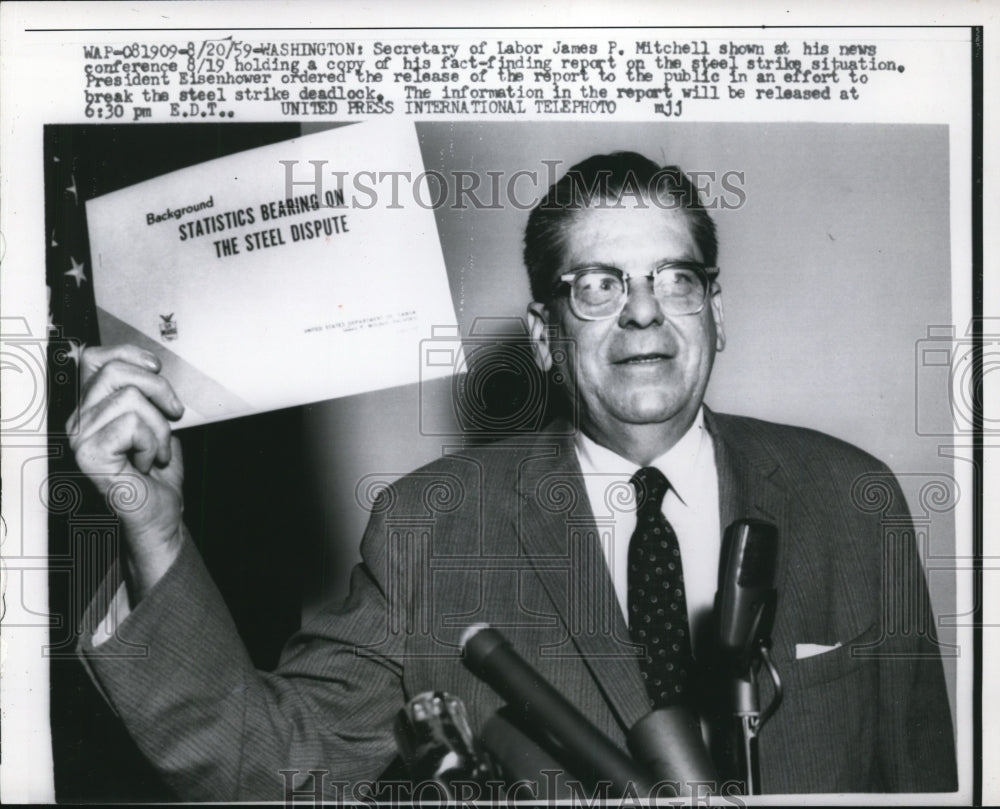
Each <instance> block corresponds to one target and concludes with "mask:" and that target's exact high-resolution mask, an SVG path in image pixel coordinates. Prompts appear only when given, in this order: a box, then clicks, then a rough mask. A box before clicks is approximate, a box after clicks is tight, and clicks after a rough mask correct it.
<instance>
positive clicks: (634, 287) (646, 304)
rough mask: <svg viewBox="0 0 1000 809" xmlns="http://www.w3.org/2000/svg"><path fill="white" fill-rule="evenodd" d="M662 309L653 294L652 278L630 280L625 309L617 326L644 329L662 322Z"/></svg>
mask: <svg viewBox="0 0 1000 809" xmlns="http://www.w3.org/2000/svg"><path fill="white" fill-rule="evenodd" d="M663 319H664V316H663V309H662V308H660V302H659V301H658V300H656V296H655V295H654V294H653V279H652V278H641V277H640V278H630V279H629V282H628V294H627V296H626V298H625V308H624V309H622V313H621V315H620V316H619V317H618V325H619V326H621V327H622V328H623V329H624V328H628V327H632V328H640V329H642V328H646V327H647V326H653V325H658V324H660V323H662V322H663Z"/></svg>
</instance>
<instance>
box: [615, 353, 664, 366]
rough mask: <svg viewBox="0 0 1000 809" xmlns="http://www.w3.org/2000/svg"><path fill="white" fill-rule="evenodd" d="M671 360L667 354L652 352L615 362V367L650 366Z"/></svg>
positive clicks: (633, 355)
mask: <svg viewBox="0 0 1000 809" xmlns="http://www.w3.org/2000/svg"><path fill="white" fill-rule="evenodd" d="M669 359H671V358H670V356H669V355H667V354H660V353H659V352H655V351H651V352H649V353H646V354H632V355H631V356H629V357H624V358H623V359H620V360H615V365H649V364H652V363H656V362H666V361H667V360H669Z"/></svg>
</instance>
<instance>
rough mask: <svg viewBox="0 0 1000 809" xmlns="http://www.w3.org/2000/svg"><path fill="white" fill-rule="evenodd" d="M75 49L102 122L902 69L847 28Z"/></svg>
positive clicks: (537, 113) (597, 102) (509, 101)
mask: <svg viewBox="0 0 1000 809" xmlns="http://www.w3.org/2000/svg"><path fill="white" fill-rule="evenodd" d="M781 33H782V34H787V32H781ZM80 55H81V64H80V76H81V79H82V84H83V87H82V92H81V99H80V100H81V102H82V104H83V105H84V109H83V111H84V115H85V116H86V117H88V118H93V119H96V120H102V121H107V120H112V121H144V120H145V121H169V120H177V121H179V120H183V119H216V120H218V119H244V120H259V119H261V118H263V117H264V116H266V117H268V118H271V119H274V118H281V117H294V118H303V117H309V116H322V117H330V116H337V117H348V118H352V117H357V118H359V119H360V118H373V117H376V116H389V115H401V114H402V115H414V116H421V117H442V118H444V117H460V116H476V115H484V116H504V117H506V118H509V117H514V118H516V117H519V116H523V117H532V118H538V117H543V116H547V115H563V116H566V115H568V116H578V115H579V116H583V115H586V116H589V117H591V118H593V117H595V116H597V117H599V116H615V117H622V116H626V117H629V118H639V119H643V118H645V119H650V118H660V117H666V118H682V117H684V116H685V115H688V116H690V115H691V114H692V113H695V114H703V113H704V112H705V111H706V110H708V109H709V108H710V107H711V105H713V104H718V102H720V101H728V102H729V103H730V105H731V104H733V103H735V104H740V103H745V104H746V105H748V107H749V105H760V104H783V103H787V102H808V103H809V104H810V105H813V106H816V105H824V104H825V105H829V104H832V103H837V102H839V103H841V104H850V103H856V102H857V101H859V100H860V99H862V98H864V97H865V95H866V94H869V93H872V92H893V91H895V90H898V89H899V88H896V87H894V86H892V82H894V81H897V82H898V81H899V79H900V78H901V77H902V76H903V75H905V72H906V69H907V65H906V63H905V59H904V57H905V54H904V53H903V51H902V48H901V47H900V43H898V42H895V41H893V40H880V41H870V40H867V39H865V38H858V39H857V40H856V41H855V40H851V39H849V38H845V36H844V33H842V32H838V36H837V37H836V38H830V39H825V40H816V39H808V40H807V39H803V38H801V37H799V38H794V37H787V36H783V35H782V36H779V35H777V34H771V33H769V32H763V33H760V34H759V35H755V36H754V37H740V38H732V37H719V38H714V39H704V38H685V37H684V36H674V37H663V36H657V37H650V38H644V37H634V36H632V37H625V36H623V35H619V36H618V38H616V39H610V38H607V37H603V38H594V37H587V38H579V39H577V38H574V39H557V38H554V37H547V38H545V39H537V40H535V39H532V38H531V37H525V36H518V37H508V38H496V37H494V38H492V39H485V38H477V39H475V40H474V41H473V40H469V39H456V40H454V41H447V40H443V39H433V40H424V39H401V38H394V39H391V40H390V39H379V38H360V37H359V38H357V39H337V40H330V39H327V40H323V41H319V40H308V39H302V40H295V41H289V40H281V41H277V40H274V39H267V40H265V39H253V38H243V37H237V36H226V37H222V38H216V39H200V40H194V39H192V40H186V41H173V40H171V39H169V38H168V37H166V36H165V37H164V39H163V41H162V42H159V43H157V42H154V41H151V40H149V39H146V40H145V41H136V42H118V43H102V44H93V45H82V46H81V54H80ZM720 106H725V105H720ZM729 109H730V110H732V107H731V106H729ZM696 111H697V112H696Z"/></svg>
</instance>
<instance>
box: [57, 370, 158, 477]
mask: <svg viewBox="0 0 1000 809" xmlns="http://www.w3.org/2000/svg"><path fill="white" fill-rule="evenodd" d="M129 414H131V415H134V416H135V420H136V423H137V424H141V425H142V426H143V428H144V429H143V430H141V437H142V439H143V441H144V443H143V444H142V445H141V446H136V447H135V449H136V450H137V451H139V452H142V453H149V452H151V453H152V455H151V461H150V463H149V464H147V465H146V468H145V469H143V470H142V471H144V472H146V471H149V468H150V466H151V465H152V463H153V461H156V462H159V463H160V464H167V463H169V462H170V456H171V441H170V425H169V424H168V423H167V420H166V419H165V418H164V416H163V414H162V413H161V412H160V410H159V409H157V408H156V407H155V406H154V405H153V404H152V403H151V402H150V401H149V399H147V398H146V396H145V394H144V393H143V392H142V391H140V390H139V389H138V388H135V387H131V386H129V387H125V388H121V389H119V390H116V391H115V392H114V393H112V394H111V395H110V396H107V397H106V398H104V399H102V400H101V401H99V402H98V403H97V404H96V405H94V406H93V407H90V408H87V409H85V410H81V411H80V416H79V424H78V429H77V432H76V433H75V434H73V435H72V436H71V437H70V446H72V447H73V448H74V449H75V448H77V447H79V446H82V445H83V444H85V443H86V442H88V441H90V440H91V439H92V438H93V437H94V436H95V435H97V434H99V433H102V431H103V430H104V429H105V427H106V426H107V425H108V424H110V423H112V422H115V421H118V420H119V419H121V417H122V416H125V415H129ZM113 435H114V437H115V438H117V437H118V433H114V434H113ZM150 438H151V441H150ZM114 451H115V452H116V453H121V452H123V451H124V452H128V451H130V450H129V448H128V447H124V448H123V447H119V446H117V445H116V446H115V448H114ZM138 465H139V464H138V463H137V464H136V466H138Z"/></svg>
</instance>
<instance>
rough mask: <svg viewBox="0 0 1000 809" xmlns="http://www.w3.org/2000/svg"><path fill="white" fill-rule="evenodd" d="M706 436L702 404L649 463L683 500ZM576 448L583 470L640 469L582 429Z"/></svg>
mask: <svg viewBox="0 0 1000 809" xmlns="http://www.w3.org/2000/svg"><path fill="white" fill-rule="evenodd" d="M706 437H707V433H706V432H705V416H704V408H703V407H699V408H698V413H697V414H696V415H695V417H694V422H692V424H691V426H690V427H689V428H688V431H687V432H686V433H684V435H682V436H681V438H680V440H679V441H678V442H677V443H676V444H674V445H673V446H672V447H671V448H670V449H668V450H667V451H666V452H664V453H663V454H662V455H660V456H659V457H658V458H655V459H653V462H652V463H651V464H650V466H655V467H656V468H657V469H659V470H660V471H661V472H662V473H663V474H664V476H665V477H666V478H667V480H669V481H670V487H671V488H672V489H673V490H674V493H675V494H676V495H677V497H678V498H679V499H680V501H681V502H682V503H685V504H687V503H689V502H690V498H691V496H692V492H690V491H689V490H685V486H688V485H690V482H691V481H693V480H694V470H695V467H696V465H697V463H698V458H699V454H700V453H701V452H704V451H706V450H705V439H706ZM576 451H577V455H578V456H579V458H580V466H581V468H582V469H583V471H584V473H586V472H602V473H605V474H615V475H621V476H622V477H627V478H631V477H632V475H634V474H635V473H636V472H638V471H639V469H640V467H639V466H638V465H637V464H635V463H633V462H632V461H630V460H628V459H627V458H623V457H622V456H621V455H619V454H618V453H616V452H613V451H612V450H610V449H608V448H607V447H604V446H601V445H600V444H598V443H597V442H596V441H594V440H593V439H592V438H590V437H589V436H587V435H584V433H583V431H582V430H577V432H576ZM709 451H711V450H709ZM685 495H686V496H685Z"/></svg>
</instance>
